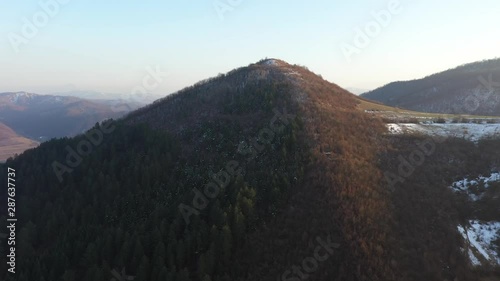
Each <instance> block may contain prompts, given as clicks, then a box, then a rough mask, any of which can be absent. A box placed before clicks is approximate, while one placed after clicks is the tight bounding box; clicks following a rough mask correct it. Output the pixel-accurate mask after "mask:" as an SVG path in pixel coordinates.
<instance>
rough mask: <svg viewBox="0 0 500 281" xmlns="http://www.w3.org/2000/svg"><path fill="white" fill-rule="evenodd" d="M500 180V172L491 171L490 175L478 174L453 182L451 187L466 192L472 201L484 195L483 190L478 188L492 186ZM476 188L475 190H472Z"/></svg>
mask: <svg viewBox="0 0 500 281" xmlns="http://www.w3.org/2000/svg"><path fill="white" fill-rule="evenodd" d="M499 181H500V173H491V175H490V176H489V177H485V176H482V175H481V176H478V177H476V178H474V179H469V178H464V179H462V180H459V181H456V182H454V183H452V184H451V186H450V188H451V189H452V190H453V191H455V192H463V193H466V194H467V195H468V196H469V197H470V199H471V200H472V201H477V200H479V199H481V197H482V196H483V192H484V191H485V190H483V192H481V190H478V188H480V187H481V188H484V189H487V188H489V187H490V184H491V183H492V182H499ZM472 188H475V190H474V191H473V190H471V189H472Z"/></svg>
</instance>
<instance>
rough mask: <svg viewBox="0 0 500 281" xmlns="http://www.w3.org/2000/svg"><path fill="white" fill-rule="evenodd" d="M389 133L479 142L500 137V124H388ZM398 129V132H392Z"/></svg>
mask: <svg viewBox="0 0 500 281" xmlns="http://www.w3.org/2000/svg"><path fill="white" fill-rule="evenodd" d="M387 128H388V130H389V133H391V134H415V133H417V134H424V135H429V136H440V137H458V138H463V139H467V140H470V141H473V142H477V141H479V140H480V139H483V138H487V137H493V138H499V137H500V124H476V123H463V124H458V123H448V124H441V123H428V124H414V123H398V124H396V123H392V124H387ZM391 128H392V129H395V128H398V129H396V130H392V131H391Z"/></svg>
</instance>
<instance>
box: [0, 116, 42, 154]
mask: <svg viewBox="0 0 500 281" xmlns="http://www.w3.org/2000/svg"><path fill="white" fill-rule="evenodd" d="M36 146H38V143H37V142H35V141H33V140H30V139H28V138H25V137H22V136H19V135H18V134H16V132H14V131H13V130H12V129H11V128H9V127H7V126H6V125H5V124H3V123H0V162H4V161H5V160H7V158H9V157H12V156H14V155H16V154H21V153H23V152H24V151H25V150H27V149H30V148H33V147H36Z"/></svg>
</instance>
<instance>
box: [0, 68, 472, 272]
mask: <svg viewBox="0 0 500 281" xmlns="http://www.w3.org/2000/svg"><path fill="white" fill-rule="evenodd" d="M357 104H358V100H357V99H356V97H355V96H354V95H352V94H350V93H348V92H347V91H345V90H343V89H341V88H340V87H338V86H337V85H335V84H332V83H329V82H327V81H325V80H323V79H322V78H321V77H319V76H317V75H315V74H314V73H312V72H310V71H309V70H307V69H306V68H305V67H301V66H296V65H290V64H287V63H286V62H283V61H280V60H272V59H271V60H263V61H260V62H258V63H256V64H251V65H249V66H248V67H243V68H240V69H236V70H234V71H231V72H229V73H228V74H226V75H221V76H219V77H216V78H212V79H209V80H207V81H202V82H200V83H198V84H196V85H194V86H193V87H189V88H186V89H184V90H182V91H180V92H178V93H176V94H173V95H171V96H168V97H166V98H164V99H163V100H159V101H157V102H155V103H153V104H152V105H150V106H148V107H145V108H143V109H141V110H139V111H136V112H133V113H132V114H130V115H129V116H127V117H126V118H124V119H122V120H118V121H113V120H111V121H108V122H103V123H101V124H96V125H95V126H94V127H93V128H92V129H91V130H89V131H88V132H87V134H85V135H80V136H77V137H75V138H62V139H57V140H52V141H49V142H46V143H43V144H41V145H40V146H39V147H38V148H36V149H33V150H29V151H27V152H26V153H24V154H22V155H20V156H19V157H17V158H16V159H10V160H8V161H7V164H6V165H4V166H2V171H6V170H7V167H10V168H12V169H15V171H16V172H15V177H16V186H17V190H16V194H15V196H16V216H17V218H18V222H17V225H16V233H17V236H16V239H17V241H16V245H17V249H16V257H17V259H16V270H17V273H16V274H17V275H16V278H17V279H16V280H21V281H24V280H29V281H32V280H45V281H55V280H65V281H67V280H77V281H80V280H85V281H87V280H88V281H100V280H102V281H108V280H111V279H112V278H115V279H117V277H116V276H117V274H118V273H120V274H126V275H128V276H134V277H133V278H134V279H133V280H135V281H137V280H139V281H145V280H152V281H157V280H158V281H160V280H179V281H185V280H203V281H208V280H214V281H215V280H259V281H260V280H299V279H304V278H309V280H332V279H333V280H347V281H349V280H352V281H354V280H380V281H382V280H384V281H385V280H422V279H419V278H421V277H422V276H427V277H433V278H428V280H438V279H437V278H438V277H442V276H446V277H447V278H451V279H449V280H453V278H452V277H453V276H457V275H458V273H457V272H462V273H463V272H465V271H467V270H468V269H467V265H466V264H465V263H464V260H465V259H463V257H462V255H461V254H460V252H459V251H458V249H459V247H458V246H457V245H455V244H453V245H452V246H453V247H454V246H457V247H455V248H456V251H449V249H448V248H446V249H443V253H441V252H440V254H442V255H433V256H429V257H424V256H419V255H414V256H412V257H415V259H414V260H413V261H408V260H402V261H401V262H400V259H399V257H401V256H405V254H406V253H408V252H409V251H410V250H413V247H420V248H422V249H425V248H426V246H425V241H423V242H422V241H419V243H421V244H415V243H408V244H403V243H401V244H398V245H397V247H395V246H394V245H395V244H394V241H396V240H398V239H399V238H401V237H403V236H404V235H407V236H408V235H409V234H408V233H406V232H404V231H395V228H394V227H395V226H394V222H395V221H396V220H397V216H395V212H394V210H393V204H392V202H391V197H390V196H389V189H388V188H387V183H386V182H385V181H384V178H383V172H382V171H381V169H380V167H379V160H378V159H379V154H381V153H384V150H383V148H382V147H384V145H383V144H385V143H386V139H385V137H384V134H385V127H384V125H383V123H382V122H381V121H380V120H378V119H376V118H373V117H372V116H371V115H368V114H366V113H364V112H362V111H360V110H358V109H357ZM6 176H7V173H6V172H2V174H1V175H0V181H1V182H7V179H6V178H5V177H6ZM5 191H6V190H4V192H3V193H2V194H1V198H0V200H2V202H7V198H5V197H6V196H7V194H6V192H5ZM402 208H404V206H403V207H402ZM6 211H7V210H5V208H3V209H2V215H3V216H6V215H7V213H6ZM396 215H397V214H396ZM1 219H2V221H5V217H2V218H1ZM426 222H427V220H423V221H422V224H424V223H426ZM419 226H420V225H419ZM457 235H458V234H457ZM410 242H412V241H410ZM4 246H6V245H4ZM4 249H5V247H4ZM438 251H439V250H438ZM412 253H413V252H412ZM443 256H446V257H449V258H450V260H453V262H450V263H449V264H447V268H444V267H442V266H441V264H440V260H441V259H442V257H443ZM312 257H314V258H312ZM1 258H2V259H4V256H2V257H1ZM424 261H425V262H429V263H431V264H436V266H435V267H431V268H422V266H421V263H423V262H424ZM6 268H7V263H6V262H5V261H4V260H2V261H1V262H0V269H1V270H2V271H1V272H6ZM402 269H404V270H402ZM467 272H468V271H467ZM410 273H411V274H410ZM11 276H12V275H7V276H2V278H6V280H12V279H9V278H11ZM460 276H464V277H463V279H460V280H471V281H472V280H475V279H473V278H471V277H469V276H470V275H464V274H461V275H460ZM403 277H404V278H403ZM434 277H435V278H434ZM439 280H442V279H439Z"/></svg>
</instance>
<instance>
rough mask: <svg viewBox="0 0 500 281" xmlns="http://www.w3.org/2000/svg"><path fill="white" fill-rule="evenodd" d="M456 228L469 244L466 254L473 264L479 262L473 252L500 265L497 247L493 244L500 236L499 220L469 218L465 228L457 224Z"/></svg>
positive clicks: (478, 263)
mask: <svg viewBox="0 0 500 281" xmlns="http://www.w3.org/2000/svg"><path fill="white" fill-rule="evenodd" d="M457 229H458V232H459V233H460V234H461V235H462V237H464V239H465V240H466V242H467V244H469V246H470V248H469V251H468V255H469V258H470V260H471V263H472V264H473V265H480V264H481V262H480V261H479V259H478V258H477V256H476V255H475V252H477V253H478V254H480V255H481V257H482V258H484V260H486V261H487V262H490V263H492V264H496V265H500V256H499V254H498V250H499V249H498V247H497V246H496V245H494V244H493V242H495V241H496V240H497V239H498V238H500V237H499V233H500V232H499V231H500V222H481V221H478V220H471V221H469V226H468V227H467V229H466V228H464V227H463V226H461V225H459V226H457Z"/></svg>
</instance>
